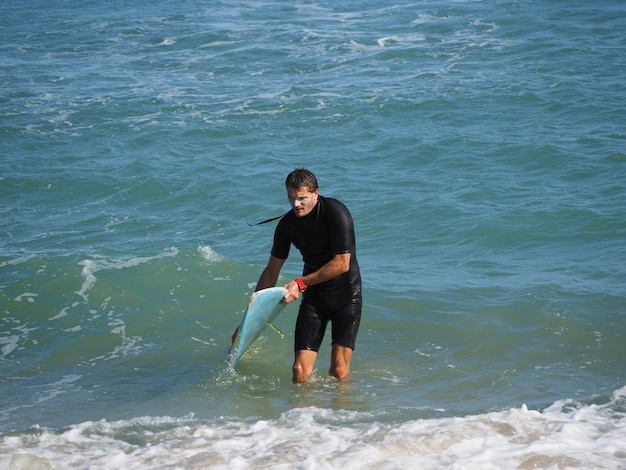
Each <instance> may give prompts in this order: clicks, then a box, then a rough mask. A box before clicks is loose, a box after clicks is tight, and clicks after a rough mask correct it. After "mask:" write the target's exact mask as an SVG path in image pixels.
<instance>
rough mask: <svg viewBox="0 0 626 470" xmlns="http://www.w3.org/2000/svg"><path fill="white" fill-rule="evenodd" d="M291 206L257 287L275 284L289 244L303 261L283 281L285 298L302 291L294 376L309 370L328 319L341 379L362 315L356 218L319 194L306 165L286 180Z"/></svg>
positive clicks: (333, 367)
mask: <svg viewBox="0 0 626 470" xmlns="http://www.w3.org/2000/svg"><path fill="white" fill-rule="evenodd" d="M285 185H286V188H287V197H288V199H289V203H290V204H291V208H292V210H291V211H289V212H288V213H287V214H285V215H284V216H283V217H282V218H281V220H280V221H279V222H278V225H277V226H276V231H275V232H274V244H273V247H272V251H271V256H270V259H269V261H268V263H267V266H266V267H265V269H264V270H263V272H262V273H261V276H260V277H259V281H258V283H257V286H256V290H261V289H265V288H267V287H273V286H275V285H276V282H277V281H278V276H279V274H280V270H281V269H282V267H283V264H284V263H285V260H286V259H287V257H288V256H289V249H290V246H291V244H293V245H294V246H295V247H296V248H298V249H299V250H300V253H301V254H302V259H303V261H304V268H303V272H302V277H299V278H297V279H294V280H293V281H290V282H288V283H287V284H285V285H284V288H285V289H287V294H285V297H284V299H283V300H284V302H286V303H290V302H293V301H294V300H296V299H298V298H299V297H300V295H302V303H301V304H300V310H299V313H298V319H297V321H296V331H295V360H294V363H293V382H294V383H302V382H305V381H306V380H307V379H308V378H309V377H310V376H311V374H312V373H313V367H314V366H315V360H316V358H317V353H318V351H319V348H320V346H321V343H322V339H323V338H324V333H325V331H326V325H327V324H328V322H329V321H330V322H331V323H332V352H331V359H330V369H329V371H328V374H329V375H331V376H333V377H336V378H337V379H339V380H342V379H345V378H346V377H347V376H348V374H349V373H350V361H351V359H352V351H353V350H354V345H355V341H356V335H357V332H358V329H359V323H360V319H361V275H360V271H359V264H358V262H357V259H356V240H355V236H354V224H353V221H352V216H351V215H350V212H349V211H348V209H347V208H346V206H344V205H343V204H342V203H341V202H339V201H337V200H336V199H332V198H325V197H323V196H320V195H319V188H318V186H317V179H316V177H315V175H314V174H313V173H311V172H310V171H309V170H306V169H304V168H301V169H296V170H294V171H292V172H291V173H290V174H289V176H287V179H286V181H285Z"/></svg>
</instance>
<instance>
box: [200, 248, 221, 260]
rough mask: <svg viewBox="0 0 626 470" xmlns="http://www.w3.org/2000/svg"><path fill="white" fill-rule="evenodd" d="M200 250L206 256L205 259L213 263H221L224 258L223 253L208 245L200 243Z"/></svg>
mask: <svg viewBox="0 0 626 470" xmlns="http://www.w3.org/2000/svg"><path fill="white" fill-rule="evenodd" d="M198 251H199V252H200V254H201V255H202V256H203V257H204V259H206V260H207V261H209V262H211V263H219V262H220V261H222V260H223V259H224V257H223V256H222V255H220V254H219V253H217V252H215V251H214V250H213V248H211V247H210V246H208V245H200V246H199V247H198Z"/></svg>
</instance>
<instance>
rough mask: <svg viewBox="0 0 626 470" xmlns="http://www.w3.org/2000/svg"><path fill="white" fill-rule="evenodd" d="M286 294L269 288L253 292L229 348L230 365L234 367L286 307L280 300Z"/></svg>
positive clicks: (282, 290)
mask: <svg viewBox="0 0 626 470" xmlns="http://www.w3.org/2000/svg"><path fill="white" fill-rule="evenodd" d="M286 293H287V290H286V289H285V288H283V287H270V288H268V289H262V290H260V291H257V292H255V293H254V294H252V296H251V297H250V301H249V302H248V308H247V309H246V312H245V313H244V315H243V320H242V321H241V325H240V326H239V330H238V331H237V335H236V336H235V340H234V341H233V345H232V347H231V348H230V353H229V355H230V364H231V365H232V367H235V365H236V364H237V362H239V359H241V356H243V353H245V352H246V350H247V349H248V348H249V347H250V345H251V344H252V343H253V342H254V341H255V340H256V339H257V338H258V337H259V335H260V334H261V332H262V331H263V330H264V329H265V327H266V326H270V327H272V328H273V326H272V325H271V322H272V320H274V318H276V316H277V315H278V314H279V313H280V311H281V310H282V309H283V307H284V306H285V305H286V304H284V303H281V300H282V299H283V297H284V296H285V294H286Z"/></svg>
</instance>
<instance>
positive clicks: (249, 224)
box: [246, 214, 285, 227]
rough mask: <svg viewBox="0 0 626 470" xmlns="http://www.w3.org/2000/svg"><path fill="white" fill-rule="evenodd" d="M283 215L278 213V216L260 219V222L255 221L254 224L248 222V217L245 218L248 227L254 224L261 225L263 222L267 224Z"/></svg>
mask: <svg viewBox="0 0 626 470" xmlns="http://www.w3.org/2000/svg"><path fill="white" fill-rule="evenodd" d="M283 215H285V214H283ZM283 215H279V216H278V217H272V218H271V219H267V220H262V221H261V222H256V223H254V224H251V223H250V222H248V219H246V223H247V224H248V226H249V227H254V226H255V225H263V224H267V223H269V222H274V221H275V220H278V219H280V218H281V217H282V216H283Z"/></svg>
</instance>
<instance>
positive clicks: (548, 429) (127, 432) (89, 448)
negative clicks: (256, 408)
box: [0, 387, 626, 469]
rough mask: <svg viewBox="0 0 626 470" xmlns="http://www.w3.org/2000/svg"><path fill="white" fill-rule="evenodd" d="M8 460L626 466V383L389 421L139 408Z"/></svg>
mask: <svg viewBox="0 0 626 470" xmlns="http://www.w3.org/2000/svg"><path fill="white" fill-rule="evenodd" d="M0 464H1V465H2V466H3V467H4V468H12V469H32V468H76V469H108V468H126V469H156V468H185V469H204V468H209V467H210V468H216V469H219V468H224V469H226V468H228V469H233V468H267V467H273V468H279V469H289V468H299V469H331V468H344V469H352V468H354V469H357V468H359V469H361V468H377V469H381V468H382V469H392V468H450V469H461V468H463V469H467V468H481V469H496V468H498V469H500V468H519V469H530V468H559V469H562V468H577V469H591V468H605V469H617V468H624V465H625V464H626V387H624V388H622V389H620V390H618V391H616V392H615V393H614V394H613V397H612V398H611V399H610V400H609V401H608V402H606V403H604V404H587V405H583V404H577V403H575V402H573V401H572V400H563V401H558V402H556V403H554V404H553V405H552V406H550V407H549V408H547V409H545V410H543V411H535V410H529V409H528V408H527V407H526V406H521V407H519V408H512V409H509V410H506V411H498V412H492V413H486V414H480V415H476V416H466V417H463V418H460V417H453V418H437V419H420V420H413V421H407V422H403V423H388V422H384V416H383V415H379V416H377V415H376V414H373V413H362V412H354V411H345V410H344V411H342V410H339V411H335V410H330V409H320V408H315V407H307V408H296V409H292V410H289V411H286V412H284V413H282V414H281V415H280V416H278V417H277V418H275V419H262V420H253V419H250V420H237V419H228V418H221V419H218V420H211V421H199V420H196V419H194V418H193V416H186V417H182V418H172V417H142V418H136V419H132V420H125V421H115V422H108V421H98V422H85V423H82V424H78V425H75V426H71V427H69V428H67V429H64V430H61V431H58V432H57V431H52V430H48V429H42V428H34V429H31V430H28V431H24V432H18V433H11V434H9V435H5V436H3V437H2V440H1V441H0Z"/></svg>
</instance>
